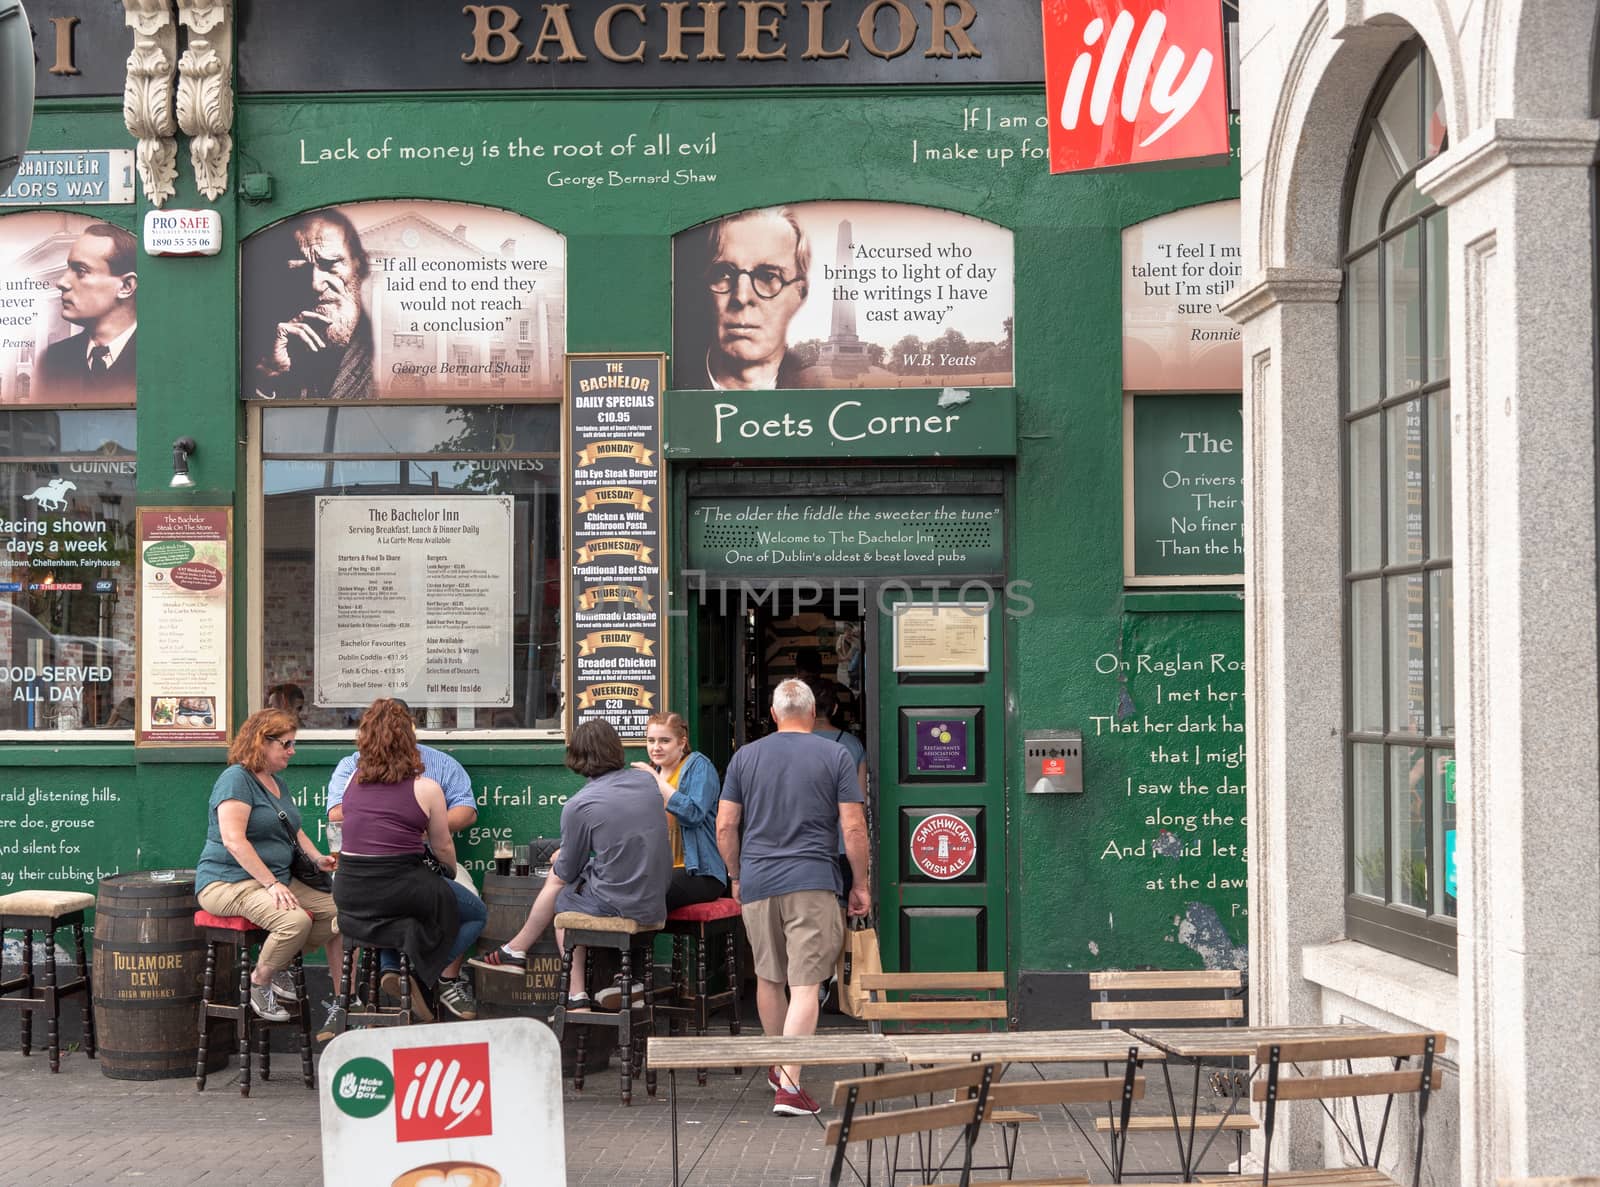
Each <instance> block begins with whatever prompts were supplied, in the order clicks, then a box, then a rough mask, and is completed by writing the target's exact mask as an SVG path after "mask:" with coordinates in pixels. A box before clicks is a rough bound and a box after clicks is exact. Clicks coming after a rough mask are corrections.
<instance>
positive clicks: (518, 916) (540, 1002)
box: [473, 838, 617, 1075]
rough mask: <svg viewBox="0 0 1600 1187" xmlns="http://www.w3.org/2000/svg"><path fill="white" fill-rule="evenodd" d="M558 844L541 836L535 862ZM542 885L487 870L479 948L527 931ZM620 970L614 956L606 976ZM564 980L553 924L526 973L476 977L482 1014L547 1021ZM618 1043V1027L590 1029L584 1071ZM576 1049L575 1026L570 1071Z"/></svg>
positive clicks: (566, 1060)
mask: <svg viewBox="0 0 1600 1187" xmlns="http://www.w3.org/2000/svg"><path fill="white" fill-rule="evenodd" d="M541 841H543V844H542V845H541ZM556 844H557V842H554V841H549V840H546V839H544V838H536V839H535V841H534V850H533V862H532V864H534V865H542V864H547V863H548V862H549V854H550V853H553V852H554V851H555V846H556ZM541 851H542V852H541ZM543 885H544V879H542V878H534V877H527V878H519V877H518V876H517V875H515V874H496V873H495V872H494V871H492V870H491V871H489V872H488V873H486V874H484V876H483V902H484V905H485V906H486V907H488V908H489V918H488V920H487V921H486V922H485V923H484V925H483V937H482V938H481V939H480V940H479V941H478V950H479V951H480V952H487V951H489V950H490V949H491V948H493V947H495V946H496V945H498V944H503V943H505V941H507V940H509V939H510V938H511V937H512V936H514V935H516V934H517V933H518V932H519V931H521V930H522V925H523V924H524V923H526V922H527V921H528V911H529V910H530V909H531V908H532V907H533V900H534V899H536V898H537V897H538V896H539V890H540V888H541V887H542V886H543ZM596 955H597V957H602V958H604V957H609V956H612V954H611V953H609V952H600V953H596ZM615 973H616V963H615V961H614V960H613V961H612V963H611V964H610V972H609V973H608V974H606V975H607V976H614V975H615ZM560 982H561V949H560V948H559V947H558V946H557V944H556V932H555V928H553V927H549V928H546V929H545V932H544V934H543V935H542V936H540V937H539V939H538V940H537V941H536V942H535V943H534V945H533V948H532V949H531V950H530V951H529V952H528V972H527V973H526V974H524V975H522V976H516V975H513V974H511V973H491V972H486V971H484V970H482V969H480V970H478V972H477V973H476V975H475V976H474V977H473V984H474V986H476V988H477V991H478V1016H479V1017H480V1018H511V1017H526V1018H543V1019H545V1020H547V1021H548V1020H549V1018H550V1015H551V1013H553V1012H554V1010H555V1007H556V988H557V986H558V985H559V984H560ZM616 1046H617V1035H616V1031H614V1030H610V1029H604V1028H600V1027H593V1028H590V1029H589V1034H588V1042H587V1043H586V1044H585V1047H584V1070H585V1071H589V1072H594V1071H600V1070H602V1069H604V1068H605V1066H606V1065H607V1063H608V1062H609V1061H610V1058H611V1053H612V1052H613V1051H615V1050H616ZM577 1050H578V1047H577V1030H576V1028H574V1029H572V1030H569V1031H568V1032H567V1034H566V1037H565V1038H564V1039H563V1040H562V1043H561V1069H562V1071H563V1072H564V1073H565V1074H567V1075H571V1074H572V1072H573V1069H574V1068H575V1067H576V1065H577Z"/></svg>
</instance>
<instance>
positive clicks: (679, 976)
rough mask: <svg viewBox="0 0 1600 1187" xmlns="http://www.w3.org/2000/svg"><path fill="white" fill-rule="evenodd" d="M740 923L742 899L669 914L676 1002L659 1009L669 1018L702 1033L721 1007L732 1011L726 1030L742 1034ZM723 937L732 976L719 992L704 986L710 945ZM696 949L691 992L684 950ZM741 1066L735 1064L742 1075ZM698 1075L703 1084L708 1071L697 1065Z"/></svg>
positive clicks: (696, 905)
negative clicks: (713, 991) (710, 990)
mask: <svg viewBox="0 0 1600 1187" xmlns="http://www.w3.org/2000/svg"><path fill="white" fill-rule="evenodd" d="M741 929H742V924H741V922H740V916H739V903H738V901H737V900H735V899H731V898H719V899H715V900H713V901H712V902H709V903H691V904H690V905H689V906H687V907H679V908H678V909H677V910H676V911H669V912H668V913H667V923H666V926H665V927H663V928H662V929H661V930H662V931H663V932H665V933H666V934H667V935H669V936H671V937H672V989H673V993H672V1002H671V1004H670V1005H664V1006H657V1007H656V1012H657V1013H658V1014H662V1015H665V1016H666V1017H667V1018H669V1019H674V1020H676V1019H684V1020H687V1021H688V1022H691V1023H693V1025H694V1033H695V1034H697V1035H703V1034H705V1033H706V1027H707V1026H709V1025H710V1018H711V1015H712V1014H714V1013H716V1012H717V1011H719V1010H724V1009H725V1010H727V1011H728V1033H729V1034H730V1035H736V1034H738V1033H739V940H740V932H741ZM719 937H720V938H721V940H722V957H723V967H724V968H725V969H726V971H727V974H728V987H727V988H726V989H724V990H722V991H721V992H720V993H709V992H707V990H706V981H707V976H706V945H707V943H708V942H709V941H711V940H713V939H716V938H719ZM691 945H692V946H693V947H694V973H695V985H694V992H693V993H690V992H689V957H688V953H687V951H686V949H687V948H688V947H689V946H691ZM742 1071H743V1069H742V1068H734V1069H733V1074H734V1075H736V1076H737V1075H739V1074H741V1072H742ZM695 1076H696V1078H697V1079H698V1081H699V1082H700V1083H701V1084H704V1083H705V1082H706V1069H705V1068H696V1069H695Z"/></svg>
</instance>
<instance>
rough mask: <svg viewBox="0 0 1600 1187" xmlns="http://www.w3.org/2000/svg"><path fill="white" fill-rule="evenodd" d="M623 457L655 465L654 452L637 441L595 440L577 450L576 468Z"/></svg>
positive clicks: (618, 459) (640, 463)
mask: <svg viewBox="0 0 1600 1187" xmlns="http://www.w3.org/2000/svg"><path fill="white" fill-rule="evenodd" d="M623 458H627V459H628V460H629V461H633V462H638V463H639V465H641V466H653V465H655V452H654V451H653V450H651V449H649V448H648V447H646V446H644V445H641V444H639V442H637V441H596V442H595V443H594V444H593V445H585V446H584V447H583V448H582V449H580V450H578V468H579V469H582V468H583V467H585V466H592V465H594V464H595V463H596V462H610V461H620V460H621V459H623Z"/></svg>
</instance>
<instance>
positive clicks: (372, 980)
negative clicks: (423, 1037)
mask: <svg viewBox="0 0 1600 1187" xmlns="http://www.w3.org/2000/svg"><path fill="white" fill-rule="evenodd" d="M398 955H399V957H400V1005H399V1007H398V1008H395V1007H393V1006H385V1005H384V1004H383V1002H382V1001H381V1000H380V998H379V996H378V982H379V980H380V977H381V974H380V972H379V968H378V965H379V961H378V949H376V948H369V947H367V946H366V945H365V944H352V943H351V942H350V941H349V940H346V941H345V942H344V967H343V968H342V969H340V970H339V984H338V985H336V986H335V987H334V988H335V990H336V992H337V995H338V996H337V999H336V1000H337V1001H338V1003H339V1016H340V1018H341V1019H342V1021H341V1023H340V1029H348V1028H350V1027H362V1026H410V1025H411V1024H412V1023H413V1022H425V1021H427V1019H426V1018H424V1017H423V1016H422V1015H421V1013H420V1012H419V1010H418V1008H417V1007H418V1005H419V1003H417V1002H414V1001H413V1000H412V997H411V960H410V958H409V957H407V956H406V954H405V953H404V952H401V953H399V954H398ZM363 981H364V982H365V984H364V986H363ZM358 987H363V988H364V989H365V992H364V993H357V992H356V990H357V988H358ZM351 1003H354V1005H352V1004H351Z"/></svg>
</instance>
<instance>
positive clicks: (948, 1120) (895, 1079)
mask: <svg viewBox="0 0 1600 1187" xmlns="http://www.w3.org/2000/svg"><path fill="white" fill-rule="evenodd" d="M1001 1070H1002V1065H1001V1064H998V1063H977V1062H974V1063H966V1064H961V1063H957V1064H948V1065H946V1066H944V1067H938V1068H929V1069H924V1070H920V1071H914V1072H891V1073H889V1074H888V1075H883V1076H861V1077H858V1078H856V1079H853V1080H839V1081H837V1082H836V1083H835V1084H834V1086H833V1104H834V1107H835V1108H842V1109H843V1112H842V1113H841V1114H840V1116H839V1117H838V1119H837V1120H834V1121H830V1122H829V1123H828V1129H827V1133H826V1136H825V1138H824V1140H825V1141H826V1142H827V1143H828V1145H830V1146H832V1147H833V1159H832V1163H831V1165H830V1167H829V1170H828V1185H829V1187H839V1176H840V1174H841V1173H842V1172H843V1170H844V1164H845V1152H846V1149H847V1148H848V1147H849V1146H851V1145H852V1144H854V1143H857V1142H874V1141H878V1140H879V1139H883V1140H888V1139H889V1138H894V1139H895V1146H896V1149H898V1148H899V1139H900V1138H903V1137H913V1136H914V1137H916V1138H918V1139H919V1140H918V1146H919V1148H922V1149H931V1142H932V1135H933V1134H935V1133H937V1132H938V1131H939V1130H941V1129H951V1128H954V1127H957V1126H959V1127H961V1129H962V1131H963V1141H962V1147H961V1148H962V1150H963V1155H962V1165H961V1172H960V1184H961V1187H967V1184H968V1183H970V1182H971V1181H972V1170H973V1167H972V1147H973V1143H974V1142H976V1141H977V1137H978V1127H979V1124H980V1118H981V1117H982V1116H983V1113H984V1110H985V1109H987V1108H988V1104H989V1094H990V1092H991V1091H992V1089H993V1086H994V1081H995V1079H996V1078H997V1077H998V1076H999V1075H1000V1072H1001ZM944 1091H953V1092H954V1097H953V1098H952V1099H951V1100H949V1101H945V1102H942V1103H939V1104H931V1103H930V1104H922V1103H920V1102H921V1100H922V1099H923V1098H924V1097H927V1098H928V1099H929V1100H930V1101H931V1100H932V1098H933V1096H934V1094H936V1093H939V1092H944ZM905 1100H909V1101H910V1102H911V1103H910V1104H909V1105H902V1106H901V1107H899V1108H893V1107H889V1106H890V1105H891V1104H892V1103H893V1102H896V1101H905ZM863 1105H872V1106H874V1111H873V1112H871V1113H865V1114H860V1115H858V1114H857V1109H859V1108H860V1107H862V1106H863ZM924 1137H926V1138H927V1143H924V1142H923V1140H922V1139H923V1138H924ZM954 1149H955V1147H954V1146H952V1147H951V1152H952V1153H953V1152H954ZM867 1157H868V1160H869V1161H870V1159H871V1157H872V1155H871V1151H870V1148H869V1151H868V1155H867ZM941 1169H942V1168H941ZM923 1181H924V1182H927V1181H928V1180H927V1177H926V1176H924V1178H923Z"/></svg>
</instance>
